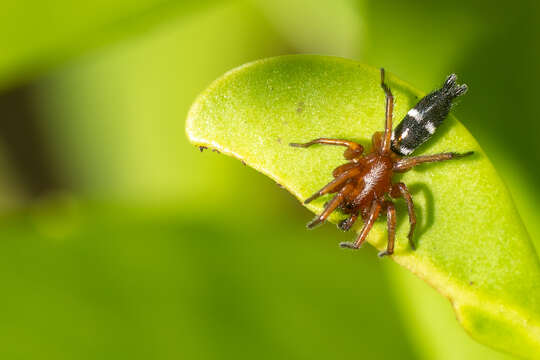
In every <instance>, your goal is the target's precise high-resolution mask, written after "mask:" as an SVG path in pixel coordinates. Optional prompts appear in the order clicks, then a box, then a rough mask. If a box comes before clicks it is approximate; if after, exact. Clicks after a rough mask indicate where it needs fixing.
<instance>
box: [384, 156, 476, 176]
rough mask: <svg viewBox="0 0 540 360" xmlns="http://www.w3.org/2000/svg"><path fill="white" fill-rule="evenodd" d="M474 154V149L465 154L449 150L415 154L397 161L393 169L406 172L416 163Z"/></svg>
mask: <svg viewBox="0 0 540 360" xmlns="http://www.w3.org/2000/svg"><path fill="white" fill-rule="evenodd" d="M472 154H474V152H472V151H469V152H466V153H463V154H458V153H453V152H449V153H441V154H434V155H422V156H415V157H410V158H403V159H401V160H398V161H397V162H396V164H395V165H394V169H393V170H394V171H395V172H405V171H408V170H410V169H412V168H413V167H415V166H416V165H420V164H423V163H427V162H438V161H445V160H452V159H459V158H462V157H465V156H469V155H472Z"/></svg>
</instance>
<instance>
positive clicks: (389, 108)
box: [381, 68, 394, 152]
mask: <svg viewBox="0 0 540 360" xmlns="http://www.w3.org/2000/svg"><path fill="white" fill-rule="evenodd" d="M381 87H382V89H383V90H384V93H385V95H386V111H385V118H386V123H385V126H384V138H383V143H382V148H381V150H382V151H383V152H388V151H390V143H391V141H392V139H391V138H392V116H393V113H394V96H393V95H392V91H391V90H390V88H389V87H388V85H386V84H385V83H384V69H383V68H381Z"/></svg>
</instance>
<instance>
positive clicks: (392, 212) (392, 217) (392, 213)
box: [378, 201, 396, 257]
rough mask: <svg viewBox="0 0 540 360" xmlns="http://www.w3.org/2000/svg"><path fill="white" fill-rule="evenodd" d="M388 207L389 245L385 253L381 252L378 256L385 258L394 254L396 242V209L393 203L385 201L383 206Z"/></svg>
mask: <svg viewBox="0 0 540 360" xmlns="http://www.w3.org/2000/svg"><path fill="white" fill-rule="evenodd" d="M383 206H384V207H386V222H387V227H388V245H387V246H386V250H385V251H381V252H380V253H379V254H378V255H379V257H383V256H386V255H392V254H393V253H394V242H395V240H396V207H395V206H394V204H393V203H392V202H391V201H385V202H384V204H383Z"/></svg>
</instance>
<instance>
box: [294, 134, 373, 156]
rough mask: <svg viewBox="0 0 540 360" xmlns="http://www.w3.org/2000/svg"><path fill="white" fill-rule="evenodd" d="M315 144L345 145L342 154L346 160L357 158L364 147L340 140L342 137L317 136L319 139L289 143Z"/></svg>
mask: <svg viewBox="0 0 540 360" xmlns="http://www.w3.org/2000/svg"><path fill="white" fill-rule="evenodd" d="M315 144H324V145H337V146H345V147H347V149H346V150H345V152H344V153H343V156H344V157H345V159H347V160H352V159H356V158H359V157H360V156H361V155H362V153H363V152H364V147H363V146H362V145H360V144H358V143H355V142H354V141H349V140H342V139H329V138H319V139H315V140H311V141H310V142H307V143H290V144H289V145H290V146H294V147H304V148H305V147H309V146H311V145H315Z"/></svg>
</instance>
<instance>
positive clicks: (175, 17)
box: [0, 0, 540, 359]
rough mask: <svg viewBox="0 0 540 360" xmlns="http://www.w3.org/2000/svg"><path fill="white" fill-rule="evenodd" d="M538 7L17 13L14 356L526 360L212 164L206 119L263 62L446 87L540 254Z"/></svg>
mask: <svg viewBox="0 0 540 360" xmlns="http://www.w3.org/2000/svg"><path fill="white" fill-rule="evenodd" d="M539 36H540V5H537V2H535V1H532V0H531V1H521V0H518V1H513V2H510V3H509V2H505V3H502V2H500V3H498V2H486V1H470V0H469V1H464V0H457V1H453V2H444V3H443V2H440V3H435V2H431V1H427V0H426V1H399V0H387V1H377V0H364V1H362V0H357V1H352V0H334V1H322V0H316V1H308V0H298V1H296V0H292V1H291V0H289V1H284V0H276V1H273V2H269V1H263V0H250V1H202V2H201V1H197V2H196V1H182V2H171V1H165V0H144V1H128V0H116V1H104V0H98V1H94V2H89V3H87V4H84V3H82V2H69V1H67V0H53V1H47V2H37V1H36V2H34V1H15V0H7V1H3V2H2V3H1V4H0V43H1V44H2V47H1V48H2V53H1V55H0V90H1V92H0V116H1V121H0V170H1V175H0V210H1V211H2V216H1V217H0V222H1V225H0V239H1V241H0V282H1V284H2V290H3V291H2V296H0V308H1V309H2V310H1V311H2V316H1V320H2V321H0V356H1V357H2V358H6V359H49V358H50V359H96V358H100V359H109V358H110V359H119V358H120V359H121V358H131V359H148V358H156V359H173V358H174V359H178V358H181V359H192V358H196V359H241V358H257V359H258V358H263V359H265V358H268V359H276V358H277V359H281V358H287V359H318V358H321V359H328V358H347V359H353V358H362V359H395V358H399V359H479V358H480V359H504V358H506V359H508V358H510V357H508V356H506V355H503V354H499V353H496V352H495V351H493V350H490V349H489V348H487V347H484V346H483V345H479V344H477V343H475V342H474V341H473V340H471V339H470V338H469V337H468V336H467V335H466V334H465V332H464V331H462V330H461V328H460V327H459V325H458V324H457V321H456V320H455V317H454V315H453V313H452V310H451V307H450V304H449V303H448V302H447V300H445V299H444V298H443V297H441V296H440V295H438V294H437V293H436V292H435V291H434V290H432V289H431V288H429V287H428V286H427V285H426V284H424V283H423V282H421V281H420V280H418V279H416V278H414V277H413V276H412V275H411V274H409V273H408V272H406V271H405V270H403V269H401V268H399V267H398V266H397V265H396V264H394V263H393V262H392V261H391V260H389V259H384V260H379V259H378V258H377V257H376V253H375V251H374V250H373V249H371V248H368V247H366V248H364V249H362V251H359V252H350V251H342V250H340V249H339V248H338V246H337V244H338V243H339V242H340V241H347V240H349V239H350V237H351V234H344V233H342V232H339V231H338V230H337V229H336V228H335V227H334V226H331V225H326V226H324V227H322V228H318V229H317V230H316V231H310V232H308V231H306V230H305V227H304V224H305V223H306V222H307V221H308V220H309V219H310V218H311V215H310V214H309V213H308V211H307V210H305V209H304V208H303V207H302V206H301V205H300V204H299V203H298V202H297V201H296V200H295V199H293V197H292V196H291V195H289V194H288V193H286V191H284V190H282V189H280V188H279V187H277V186H276V185H275V184H274V183H273V182H272V181H271V180H269V179H267V178H266V177H264V176H263V175H261V174H258V173H256V172H255V171H254V170H252V169H250V168H247V167H244V166H242V164H241V163H240V162H238V161H236V160H234V159H231V158H227V157H225V156H222V155H218V154H216V153H211V152H204V153H200V152H199V151H198V150H197V149H196V148H195V147H193V146H192V145H190V144H189V143H188V141H187V139H186V137H185V135H184V121H185V117H186V113H187V111H188V109H189V106H190V104H191V102H192V101H193V100H194V99H195V97H196V95H197V94H198V93H199V92H201V91H202V90H203V89H204V88H205V87H206V86H207V85H208V84H209V83H210V82H211V81H212V80H214V79H215V78H217V77H218V76H220V75H221V74H222V73H224V72H225V71H227V70H229V69H231V68H233V67H236V66H238V65H241V64H243V63H245V62H248V61H251V60H255V59H259V58H263V57H268V56H275V55H282V54H291V53H320V54H327V55H337V56H343V57H348V58H353V59H357V60H360V61H362V62H366V63H369V64H371V65H374V66H384V67H385V68H387V69H388V70H389V71H390V72H392V73H394V74H396V75H398V76H399V77H401V78H402V79H404V80H406V81H408V82H410V83H411V84H413V85H415V86H417V87H418V88H420V89H422V90H424V91H429V90H431V89H433V88H435V87H436V86H438V85H440V83H441V82H442V80H443V79H444V78H445V76H446V75H447V74H449V73H450V72H456V73H458V74H459V76H460V78H461V79H462V80H463V81H464V82H466V83H467V84H468V85H469V86H470V92H469V93H468V94H467V96H466V98H463V99H462V101H461V104H460V105H459V106H457V107H456V108H455V114H456V115H457V116H458V118H459V119H460V120H461V121H462V122H463V123H464V124H465V125H466V126H467V127H468V128H469V129H470V131H471V132H472V133H473V135H474V136H475V137H476V138H477V139H478V140H479V142H480V144H481V145H482V146H483V147H484V149H485V150H486V151H487V153H488V154H489V156H490V158H491V160H492V161H493V163H494V164H495V166H496V168H497V169H498V170H499V172H500V175H501V176H502V177H503V179H504V180H505V181H506V183H507V185H508V187H509V189H510V191H511V193H512V195H513V197H514V199H515V200H516V204H517V206H518V209H519V211H520V214H521V216H522V218H523V219H524V221H525V223H526V226H527V228H528V230H529V232H530V234H531V236H532V238H533V240H534V241H535V246H536V247H537V249H538V246H539V245H540V241H539V239H540V212H539V205H538V203H539V200H540V199H539V197H540V196H539V194H540V191H539V190H538V189H539V188H540V180H539V179H540V178H539V172H540V170H539V167H538V165H539V164H540V150H539V148H538V145H537V138H538V134H540V121H539V120H538V119H537V117H538V115H537V110H536V101H537V98H538V96H539V91H538V87H537V85H536V84H538V83H539V82H540V67H539V66H538V65H539V64H540V42H539V41H538V38H539Z"/></svg>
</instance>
